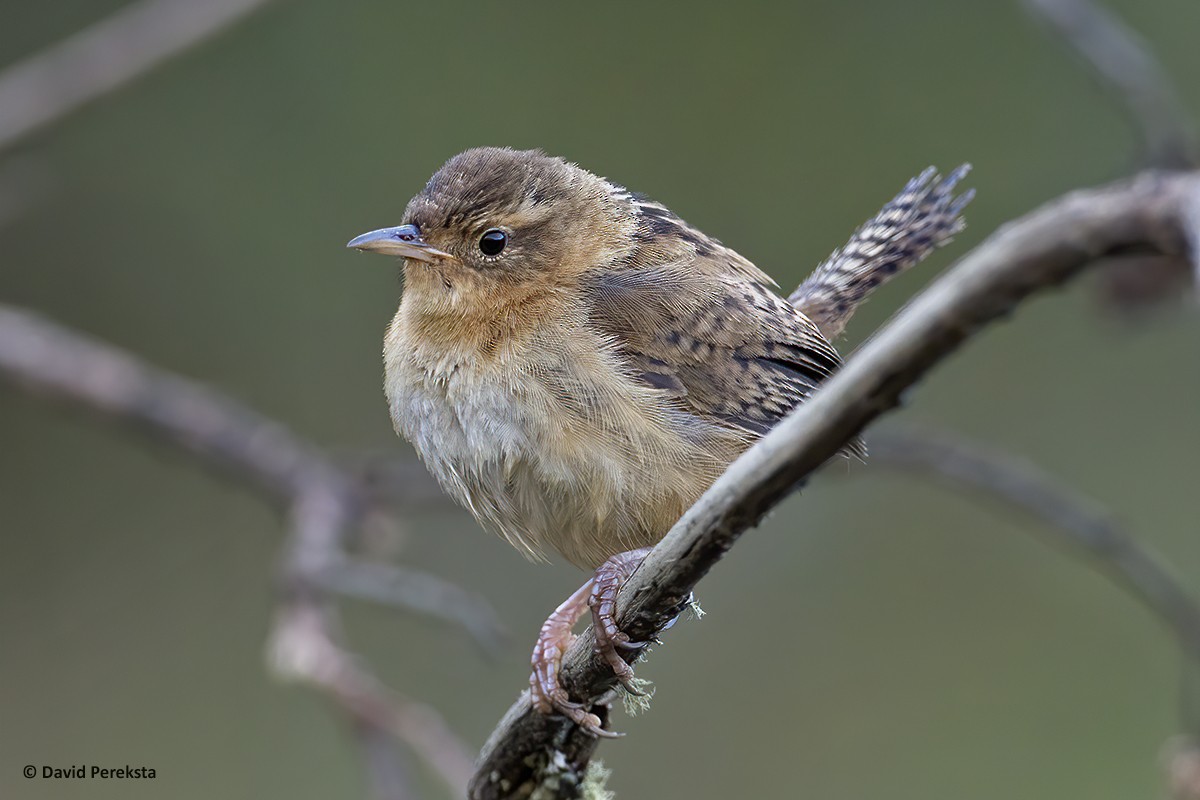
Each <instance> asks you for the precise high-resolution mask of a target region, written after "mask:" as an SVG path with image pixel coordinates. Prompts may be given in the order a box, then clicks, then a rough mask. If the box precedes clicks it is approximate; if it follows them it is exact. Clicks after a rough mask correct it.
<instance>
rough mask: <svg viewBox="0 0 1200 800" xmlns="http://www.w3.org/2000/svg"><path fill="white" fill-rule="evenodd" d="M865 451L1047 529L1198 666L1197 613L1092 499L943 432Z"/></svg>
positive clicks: (895, 436)
mask: <svg viewBox="0 0 1200 800" xmlns="http://www.w3.org/2000/svg"><path fill="white" fill-rule="evenodd" d="M869 447H870V453H871V462H870V463H871V464H872V466H875V465H880V466H884V467H892V468H899V469H903V470H905V471H915V472H920V473H924V474H928V475H932V476H934V477H935V478H937V479H939V480H940V481H941V482H942V483H944V484H947V485H949V486H951V487H953V488H966V489H974V490H975V491H976V492H977V493H978V494H979V495H980V496H982V497H985V498H988V499H993V500H998V501H1000V502H1002V503H1004V504H1006V505H1008V506H1010V507H1012V508H1016V509H1019V510H1021V511H1024V512H1025V513H1026V514H1028V515H1030V516H1031V517H1033V518H1034V519H1038V520H1041V521H1042V522H1044V523H1046V525H1047V528H1046V534H1047V535H1048V536H1049V537H1050V538H1051V540H1052V541H1053V543H1054V544H1057V545H1060V546H1061V547H1062V548H1063V549H1064V550H1066V551H1067V552H1069V553H1070V554H1072V555H1075V556H1080V557H1086V559H1087V560H1088V562H1089V563H1090V565H1091V566H1093V567H1094V568H1095V569H1097V570H1098V571H1100V572H1102V573H1103V574H1104V575H1105V576H1107V577H1108V578H1110V579H1111V580H1113V581H1114V582H1115V583H1116V584H1117V585H1118V586H1119V587H1120V588H1122V589H1123V590H1124V591H1126V592H1127V593H1128V594H1130V595H1131V596H1132V597H1133V598H1134V599H1135V600H1137V601H1138V602H1140V603H1141V604H1142V605H1143V606H1145V607H1146V609H1148V610H1149V611H1150V613H1151V614H1153V615H1154V616H1155V617H1156V618H1157V619H1158V620H1159V621H1161V622H1162V623H1163V624H1165V625H1166V626H1167V627H1168V628H1169V629H1170V631H1171V633H1173V634H1174V635H1175V637H1176V638H1177V639H1178V640H1179V645H1180V647H1181V648H1182V649H1183V651H1184V652H1185V653H1187V654H1188V656H1189V658H1192V659H1194V660H1200V606H1198V605H1197V604H1196V601H1195V599H1194V598H1192V596H1191V595H1190V594H1189V593H1188V592H1187V591H1186V590H1185V589H1184V588H1183V585H1182V584H1181V583H1180V582H1179V581H1178V580H1177V579H1176V578H1175V576H1174V575H1173V574H1172V573H1171V570H1170V569H1169V568H1168V566H1167V564H1166V563H1165V562H1163V560H1162V559H1160V558H1158V557H1157V556H1156V555H1155V554H1154V553H1153V552H1152V551H1151V550H1150V549H1149V548H1147V547H1145V546H1143V545H1141V544H1139V543H1138V542H1137V541H1136V540H1135V539H1134V538H1133V537H1132V536H1130V535H1129V533H1128V532H1127V531H1125V530H1124V529H1123V528H1122V527H1121V526H1120V525H1119V524H1117V521H1116V520H1115V519H1114V518H1113V517H1112V515H1111V514H1110V513H1108V512H1107V511H1106V510H1105V509H1103V508H1100V507H1099V506H1098V505H1097V504H1096V503H1095V502H1094V501H1092V500H1091V499H1089V498H1087V497H1083V496H1082V495H1079V494H1078V493H1076V492H1073V491H1071V490H1070V489H1067V488H1066V487H1063V486H1060V485H1058V484H1057V483H1056V482H1055V481H1054V480H1053V479H1052V478H1051V477H1050V476H1048V475H1046V474H1045V473H1043V472H1042V471H1041V470H1039V469H1037V468H1036V467H1035V466H1034V465H1033V464H1031V463H1029V462H1028V461H1025V460H1023V459H1017V458H1014V457H1012V456H1009V455H1005V454H1002V453H997V452H994V451H991V450H989V449H987V448H984V447H982V446H981V445H979V444H976V443H973V442H968V441H965V440H963V439H961V438H959V437H952V436H949V435H948V434H946V433H944V432H933V431H928V430H922V431H919V432H918V431H896V430H889V431H884V432H880V433H878V434H874V435H872V436H871V438H870V440H869Z"/></svg>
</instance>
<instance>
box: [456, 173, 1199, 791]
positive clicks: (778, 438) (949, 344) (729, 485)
mask: <svg viewBox="0 0 1200 800" xmlns="http://www.w3.org/2000/svg"><path fill="white" fill-rule="evenodd" d="M1197 192H1200V177H1198V176H1196V175H1193V174H1159V173H1151V174H1145V175H1142V176H1139V177H1138V178H1136V179H1134V180H1130V181H1125V182H1121V183H1119V184H1115V185H1113V186H1110V187H1106V188H1102V189H1097V190H1091V191H1083V192H1076V193H1073V194H1071V195H1068V196H1066V197H1064V198H1062V199H1060V200H1058V201H1056V202H1054V203H1051V204H1050V205H1048V206H1046V207H1044V208H1042V209H1040V210H1038V211H1035V212H1033V213H1032V214H1029V215H1028V216H1026V217H1024V218H1022V219H1020V220H1017V221H1015V222H1012V223H1010V224H1008V225H1006V226H1004V227H1003V228H1001V229H1000V230H999V231H997V232H996V233H995V234H993V235H992V236H991V237H989V238H988V239H987V240H986V241H985V242H984V243H983V244H981V245H980V246H979V247H977V248H976V249H975V250H974V251H972V252H971V253H969V254H968V255H967V256H966V257H964V258H963V259H962V260H961V261H960V262H959V263H958V264H957V265H956V266H955V267H953V268H952V269H950V270H949V271H948V272H947V273H946V274H945V275H944V276H943V277H941V278H940V279H938V280H937V281H935V282H934V283H933V284H932V285H931V286H930V287H929V288H928V289H927V290H926V291H925V292H923V293H922V294H921V295H919V296H918V297H917V298H916V299H914V300H913V301H912V303H910V304H909V305H908V306H907V307H906V308H905V309H903V310H902V311H901V312H900V313H899V314H898V315H897V316H896V317H895V318H894V319H893V320H892V321H891V322H890V323H889V324H887V325H886V326H885V327H884V328H882V329H881V330H880V331H879V332H878V333H877V334H876V335H875V336H874V337H872V339H871V340H870V341H868V342H867V343H866V344H865V345H863V347H862V348H861V349H860V350H858V351H857V352H856V353H854V354H853V355H852V356H851V357H850V358H849V359H848V360H847V362H846V364H845V366H844V367H843V368H842V369H841V370H840V371H839V372H837V373H836V374H834V375H833V377H832V378H830V379H829V381H828V382H827V383H826V384H825V385H824V386H823V387H822V388H821V389H820V390H819V391H817V392H816V393H815V394H814V395H813V397H812V398H811V399H810V400H809V401H808V402H806V403H804V404H802V405H801V406H800V407H798V408H797V409H796V410H795V411H794V412H793V413H792V414H791V415H790V416H789V417H787V418H786V419H785V420H784V421H783V422H781V423H780V424H779V425H778V426H777V427H776V428H775V429H774V430H772V431H771V432H770V433H769V434H768V435H767V436H766V437H764V438H763V439H762V440H761V441H760V442H758V443H757V444H756V445H755V446H754V447H752V448H751V449H750V450H749V451H747V452H746V453H745V454H743V455H742V457H741V458H739V459H738V460H737V461H735V462H734V463H733V464H732V465H731V466H730V467H729V469H728V470H727V471H726V472H725V474H724V475H722V476H721V477H720V478H719V479H718V480H717V481H716V483H714V484H713V486H712V487H711V488H710V489H709V490H708V491H707V492H706V493H705V494H704V495H703V496H702V497H701V498H700V500H699V501H698V502H697V503H696V504H695V505H694V506H692V508H691V509H689V510H688V511H687V513H685V514H684V516H683V518H682V519H680V520H679V522H678V523H677V524H676V525H675V526H674V528H672V530H671V532H670V533H668V534H667V536H666V538H664V539H663V541H662V542H660V543H659V545H658V546H657V547H655V548H654V550H653V551H652V552H651V554H650V556H649V557H648V558H647V559H646V561H645V563H644V564H643V565H642V567H641V568H640V569H639V570H638V571H637V572H635V573H634V575H633V577H632V578H631V579H630V580H629V582H628V583H627V584H626V585H625V586H624V587H623V589H622V591H621V593H620V596H619V606H618V608H619V615H618V621H619V624H620V626H621V628H622V629H623V630H625V631H626V632H628V633H629V635H630V636H631V638H633V639H635V640H636V639H639V638H640V639H644V638H648V637H650V636H653V635H654V634H655V633H656V632H657V631H658V630H660V629H661V628H662V626H663V625H665V624H666V623H667V622H668V621H669V620H670V619H671V618H673V617H674V616H675V614H676V613H677V612H678V610H679V608H680V606H681V605H682V604H683V603H684V602H685V600H686V599H687V598H688V596H689V595H690V593H691V591H692V589H693V587H695V585H696V583H697V582H698V581H699V580H700V579H701V578H702V577H703V576H704V575H705V574H706V573H707V572H708V571H709V569H711V568H712V566H713V565H714V564H715V563H716V562H717V561H718V560H720V558H721V557H722V556H723V555H724V554H725V552H726V551H728V550H729V548H730V547H732V546H733V544H734V543H735V542H736V541H737V539H738V537H740V536H741V534H742V533H743V532H745V531H746V530H747V529H749V528H750V527H751V526H753V525H755V524H756V523H757V522H758V521H759V519H761V517H762V515H763V514H764V513H766V511H767V510H769V509H770V508H771V507H772V506H774V505H775V504H776V503H777V502H778V501H779V500H780V499H782V498H783V497H784V496H786V495H787V494H788V493H790V492H791V491H792V490H793V489H794V488H796V487H797V485H798V484H799V483H800V482H802V481H804V480H806V479H807V478H808V477H809V476H810V475H811V474H812V473H813V472H814V471H815V470H816V469H817V468H818V467H820V466H821V465H822V464H823V463H824V462H825V461H826V460H828V459H829V458H831V457H833V456H834V455H835V454H836V453H837V452H838V451H839V450H840V449H841V448H842V447H843V446H844V445H845V444H846V443H847V442H848V441H850V439H851V437H853V436H855V435H857V434H858V433H859V432H860V431H861V430H862V429H863V428H864V427H865V426H866V425H867V424H869V423H870V422H871V421H873V420H874V419H875V418H877V417H879V416H880V415H882V414H883V413H885V412H887V411H889V410H891V409H892V408H894V407H895V406H897V405H898V404H899V403H900V399H901V396H902V394H903V393H904V392H905V391H906V390H908V389H909V387H911V386H912V385H914V384H915V383H916V382H917V381H918V380H920V379H921V377H922V376H923V375H924V374H925V373H926V372H927V371H929V370H930V369H931V368H932V367H933V366H935V365H936V364H938V363H939V362H940V361H942V360H943V359H945V358H946V357H947V356H949V355H950V353H952V352H953V351H954V350H955V349H957V347H958V346H959V345H960V344H962V343H963V342H964V341H966V340H967V339H968V338H970V337H971V336H973V335H974V334H976V333H977V332H978V331H979V330H980V329H981V328H982V327H983V326H984V325H985V324H987V323H989V322H991V321H993V320H995V319H997V318H998V317H1000V316H1003V315H1004V314H1007V313H1008V312H1010V311H1011V310H1012V309H1013V308H1015V307H1016V306H1017V305H1019V304H1020V303H1021V302H1022V301H1023V300H1025V299H1026V298H1027V297H1029V296H1030V295H1031V294H1033V293H1035V292H1037V291H1040V290H1042V289H1045V288H1048V287H1051V286H1056V285H1058V284H1060V283H1062V282H1063V281H1065V280H1067V279H1069V278H1071V277H1072V276H1074V275H1075V274H1076V273H1078V272H1079V271H1081V270H1082V269H1083V268H1084V267H1087V266H1088V265H1090V264H1093V263H1094V262H1095V261H1096V259H1098V258H1100V257H1102V256H1104V255H1106V254H1109V253H1113V252H1117V251H1121V250H1125V249H1129V248H1134V247H1136V248H1146V249H1150V250H1152V251H1157V252H1161V253H1163V254H1165V255H1169V256H1174V257H1186V238H1187V234H1186V233H1185V230H1184V228H1185V224H1186V223H1185V220H1184V219H1183V213H1182V210H1183V205H1184V203H1185V202H1187V201H1188V200H1189V198H1191V197H1192V196H1194V195H1195V194H1196V193H1197ZM594 644H595V640H594V638H593V637H592V635H591V632H590V631H589V632H586V633H585V634H584V635H582V636H580V637H579V638H578V640H577V641H576V642H575V644H574V646H572V648H571V650H570V652H569V653H568V654H567V658H566V659H565V661H564V671H563V678H564V683H565V684H566V685H567V686H568V687H570V689H571V690H572V692H573V694H574V695H575V696H576V697H577V698H582V699H583V700H585V701H587V702H593V703H594V702H596V701H597V700H598V699H599V698H600V697H601V696H602V695H603V694H604V693H605V692H607V691H608V690H609V689H610V688H611V687H612V686H613V678H612V672H611V670H610V669H608V668H607V666H605V665H603V664H602V662H600V661H599V660H598V659H596V658H595V657H594V656H593V654H592V650H593V647H594ZM589 740H590V737H589V736H588V735H587V734H585V733H583V732H582V730H581V729H579V728H577V727H575V726H574V725H572V724H571V723H570V722H568V721H566V720H565V719H561V718H546V717H543V716H541V715H539V714H537V713H535V712H533V711H532V710H531V709H530V707H529V698H528V696H527V694H524V695H522V697H521V698H520V699H518V701H517V703H516V704H514V705H513V707H512V708H511V709H509V711H508V713H507V714H506V715H505V717H504V719H502V720H501V722H500V724H499V726H498V728H497V729H496V731H495V732H494V733H493V734H492V737H491V738H490V739H489V742H488V744H487V746H486V747H485V749H484V752H483V754H482V756H481V760H480V763H479V766H478V769H477V771H476V774H475V777H474V778H473V779H472V785H471V796H472V797H473V798H500V797H514V796H515V797H522V796H527V794H524V793H527V792H530V791H532V790H533V789H534V788H536V787H539V786H541V785H542V784H543V782H544V780H545V778H546V777H547V775H548V774H549V773H548V771H547V768H548V766H549V765H552V764H554V763H556V762H561V761H562V758H563V756H562V755H559V754H561V753H563V752H567V753H569V754H572V757H573V760H572V761H571V767H572V768H573V769H574V770H579V769H581V768H582V767H583V766H585V765H586V763H587V759H588V758H589V757H590V752H589V751H588V748H589V747H591V748H594V747H595V740H590V741H589ZM580 753H583V755H579V754H580ZM559 783H560V784H561V783H562V781H559ZM543 791H547V789H545V788H544V787H543ZM551 796H557V797H572V796H574V795H572V794H570V793H561V794H559V793H555V794H553V795H551Z"/></svg>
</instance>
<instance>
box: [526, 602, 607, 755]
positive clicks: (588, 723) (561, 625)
mask: <svg viewBox="0 0 1200 800" xmlns="http://www.w3.org/2000/svg"><path fill="white" fill-rule="evenodd" d="M591 594H592V581H590V580H589V581H588V582H587V583H585V584H584V585H583V586H581V587H579V589H578V591H576V592H575V593H574V594H573V595H571V596H570V597H568V598H567V599H566V600H565V601H563V604H562V605H560V606H559V607H558V608H556V609H554V613H553V614H551V615H550V617H549V618H548V619H547V620H546V621H545V622H544V623H542V629H541V631H540V632H539V633H538V640H537V644H536V645H534V648H533V659H532V663H533V672H532V673H531V674H530V676H529V689H530V694H531V699H532V701H533V707H534V709H536V710H537V711H539V712H541V713H542V714H553V713H555V712H558V713H559V714H562V715H563V716H564V717H566V718H567V719H569V720H571V721H572V722H574V723H575V724H576V725H578V726H579V727H581V728H583V729H584V730H586V731H588V732H589V733H592V734H594V735H596V736H602V737H606V738H613V737H616V736H619V735H620V734H617V733H614V732H612V731H606V730H604V728H603V727H602V723H601V722H600V718H599V717H598V716H596V715H595V714H593V713H591V712H590V711H587V710H586V709H585V708H584V707H583V704H582V703H577V702H575V701H574V700H571V698H570V697H569V696H568V695H567V690H566V689H565V688H563V685H562V683H560V682H559V671H560V670H561V669H562V660H563V656H564V655H565V654H566V652H567V648H569V647H570V646H571V643H572V642H574V641H575V634H574V633H572V632H571V628H573V627H574V626H575V623H576V622H578V621H579V620H580V618H582V617H583V615H584V614H586V613H587V611H588V599H589V598H590V597H591Z"/></svg>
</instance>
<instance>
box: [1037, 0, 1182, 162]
mask: <svg viewBox="0 0 1200 800" xmlns="http://www.w3.org/2000/svg"><path fill="white" fill-rule="evenodd" d="M1023 2H1024V3H1025V7H1026V8H1027V9H1029V12H1030V13H1031V14H1032V15H1033V16H1034V17H1035V18H1036V19H1038V20H1040V21H1041V22H1043V23H1045V24H1046V25H1047V27H1049V28H1050V30H1052V31H1053V32H1054V33H1055V34H1056V35H1057V36H1058V37H1059V38H1060V39H1061V41H1062V42H1063V44H1064V45H1066V46H1067V48H1068V49H1070V50H1071V51H1073V52H1074V53H1075V54H1076V55H1078V56H1079V57H1080V59H1081V60H1082V62H1083V63H1084V64H1085V65H1086V66H1087V67H1088V68H1089V69H1090V71H1091V73H1092V75H1093V76H1094V77H1095V78H1096V82H1097V83H1098V84H1099V85H1100V87H1101V88H1102V89H1104V90H1105V91H1107V92H1108V93H1109V95H1110V96H1111V97H1112V98H1113V99H1114V100H1115V101H1116V105H1117V106H1118V107H1119V108H1120V109H1121V110H1122V111H1124V112H1125V114H1126V116H1127V118H1128V119H1129V122H1130V125H1131V126H1132V127H1133V129H1134V131H1135V132H1136V133H1137V134H1138V138H1139V139H1140V140H1141V144H1142V148H1143V152H1144V154H1145V155H1144V158H1145V163H1146V165H1147V166H1151V167H1161V168H1165V169H1188V168H1190V167H1193V166H1195V165H1196V158H1197V155H1198V154H1200V151H1198V150H1197V145H1196V130H1195V124H1194V123H1193V121H1192V119H1191V117H1190V115H1189V114H1188V112H1187V110H1186V108H1185V106H1184V104H1183V101H1181V100H1180V99H1179V93H1178V92H1177V91H1176V89H1175V86H1174V83H1173V82H1172V81H1171V78H1170V76H1169V75H1168V74H1167V71H1166V70H1165V69H1163V67H1162V64H1160V63H1159V60H1158V58H1157V57H1156V56H1155V55H1154V52H1153V51H1152V50H1151V49H1150V47H1149V45H1148V44H1147V43H1146V42H1145V40H1144V39H1142V37H1141V36H1139V35H1138V34H1137V33H1136V32H1135V31H1133V30H1132V29H1131V28H1130V27H1129V26H1128V25H1126V24H1125V23H1124V22H1123V21H1122V20H1121V19H1120V18H1119V17H1117V15H1115V14H1113V13H1112V12H1111V11H1108V10H1107V9H1105V8H1102V7H1101V6H1099V5H1097V4H1096V3H1094V2H1092V0H1023Z"/></svg>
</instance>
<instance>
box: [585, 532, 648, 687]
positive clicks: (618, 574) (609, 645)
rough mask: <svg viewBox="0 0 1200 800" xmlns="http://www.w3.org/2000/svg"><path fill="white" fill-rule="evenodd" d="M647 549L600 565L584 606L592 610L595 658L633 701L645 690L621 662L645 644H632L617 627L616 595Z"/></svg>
mask: <svg viewBox="0 0 1200 800" xmlns="http://www.w3.org/2000/svg"><path fill="white" fill-rule="evenodd" d="M649 553H650V548H649V547H643V548H641V549H639V550H628V551H626V552H624V553H617V554H616V555H615V556H612V557H610V558H609V559H608V560H607V561H605V562H604V563H603V564H601V565H600V568H599V569H597V570H596V574H595V575H593V576H592V580H591V584H592V591H591V594H590V596H589V597H588V601H587V602H588V606H589V607H590V608H591V609H592V630H593V632H594V634H595V636H596V654H597V655H599V656H600V657H601V658H603V659H604V661H605V663H606V664H608V665H609V667H611V668H612V671H613V674H614V675H616V676H617V680H618V681H620V682H621V685H622V686H624V687H625V691H627V692H629V693H630V694H632V695H634V696H635V697H643V696H645V694H646V692H645V690H644V689H643V688H642V687H641V686H639V685H638V682H637V681H636V680H635V679H634V676H633V667H631V666H630V665H629V662H628V661H626V660H625V656H623V655H622V652H624V653H626V654H631V653H632V654H636V653H639V652H641V651H642V650H643V649H644V648H645V647H646V645H648V644H650V643H649V642H632V641H630V640H629V634H627V633H625V631H623V630H621V628H620V626H619V625H617V592H618V591H619V590H620V588H621V586H622V585H624V583H625V581H627V580H629V576H630V575H632V574H633V572H634V570H636V569H637V568H638V567H640V566H641V564H642V562H643V561H645V560H646V556H647V555H649Z"/></svg>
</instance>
